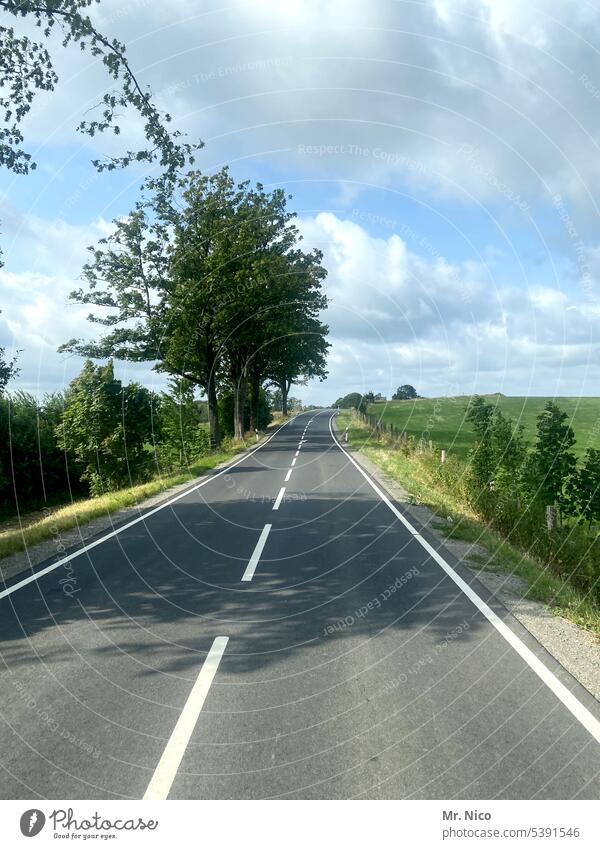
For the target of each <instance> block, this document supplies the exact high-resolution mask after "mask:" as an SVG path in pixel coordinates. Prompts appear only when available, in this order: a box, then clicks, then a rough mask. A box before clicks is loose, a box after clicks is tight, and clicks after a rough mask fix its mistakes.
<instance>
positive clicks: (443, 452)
mask: <svg viewBox="0 0 600 849" xmlns="http://www.w3.org/2000/svg"><path fill="white" fill-rule="evenodd" d="M445 462H446V450H445V449H444V448H442V463H445Z"/></svg>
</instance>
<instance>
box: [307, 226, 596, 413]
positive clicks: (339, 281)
mask: <svg viewBox="0 0 600 849" xmlns="http://www.w3.org/2000/svg"><path fill="white" fill-rule="evenodd" d="M301 228H302V231H303V234H304V236H305V240H306V243H307V245H314V246H316V247H319V248H320V249H321V250H323V252H324V264H325V266H326V268H327V269H328V271H329V274H328V278H327V281H326V289H327V293H328V295H329V296H330V298H331V305H330V308H329V310H328V312H327V315H326V319H327V321H328V323H329V324H330V327H331V337H332V341H333V352H332V356H331V359H330V380H329V382H330V384H331V385H333V386H335V387H340V394H342V390H344V391H350V390H352V389H355V390H362V391H364V390H367V389H369V388H374V389H377V390H378V391H382V392H383V393H384V394H386V393H387V394H388V395H389V390H390V388H391V389H394V388H395V387H396V386H397V385H398V384H400V383H404V382H410V383H413V384H414V385H416V386H418V387H419V391H420V392H421V393H423V394H432V395H434V394H439V393H450V392H451V390H452V389H457V388H459V389H460V391H471V390H473V389H480V390H482V391H483V390H486V391H498V390H503V391H506V392H508V393H510V392H512V393H514V394H518V393H519V392H520V391H526V390H527V391H530V390H531V387H532V386H533V387H537V388H538V391H540V387H542V388H543V391H548V392H552V391H554V392H557V393H558V394H568V393H569V392H571V391H573V392H575V393H577V392H585V391H587V392H588V393H589V392H592V391H595V390H594V388H593V385H592V384H591V383H590V384H589V385H587V386H586V384H585V380H586V376H585V372H586V367H587V366H589V365H590V364H594V363H597V362H598V358H599V356H600V316H599V315H598V314H595V315H594V314H591V313H590V312H589V311H588V310H587V305H586V303H585V302H584V301H582V300H574V299H573V296H572V295H569V294H567V293H566V292H563V291H561V290H559V289H552V288H549V287H545V286H542V285H540V284H539V283H537V282H532V283H531V284H530V286H529V287H528V288H518V287H515V286H511V285H510V284H509V283H507V282H506V281H505V280H503V279H497V280H494V279H493V278H492V279H490V269H489V268H487V267H486V266H484V265H483V264H477V263H473V262H469V263H464V264H452V263H450V262H448V261H447V260H445V259H443V258H434V259H428V258H426V257H423V256H418V255H416V254H414V253H412V252H411V251H410V250H409V249H408V247H407V245H406V243H405V242H404V241H403V240H402V239H401V238H400V236H398V235H397V234H394V235H392V236H391V237H390V238H388V239H379V238H375V237H373V236H370V235H369V234H368V233H367V232H366V231H365V230H364V229H363V228H362V227H361V226H360V225H358V224H357V223H356V222H353V221H347V220H340V219H339V218H337V217H336V216H334V215H332V214H328V213H322V214H320V215H317V216H316V217H315V218H310V219H305V220H303V221H302V222H301ZM324 394H325V390H324V391H323V400H325V397H324Z"/></svg>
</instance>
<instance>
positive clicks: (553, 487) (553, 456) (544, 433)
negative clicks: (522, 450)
mask: <svg viewBox="0 0 600 849" xmlns="http://www.w3.org/2000/svg"><path fill="white" fill-rule="evenodd" d="M567 419H568V416H567V414H566V413H565V412H563V411H562V410H561V409H560V408H559V407H558V406H557V405H556V404H555V403H554V402H553V401H548V403H547V404H546V406H545V407H544V409H543V411H542V412H541V413H540V415H539V416H538V419H537V438H536V442H535V446H534V451H533V454H532V457H531V463H530V476H531V485H532V488H533V496H534V498H535V499H536V500H538V501H539V502H540V503H541V504H542V505H543V506H544V507H546V506H553V505H556V506H557V507H558V508H559V509H560V510H561V512H565V511H566V510H567V509H568V507H569V495H568V491H567V485H568V483H569V479H570V478H571V476H572V475H573V473H574V471H575V466H576V459H575V455H574V454H573V453H572V452H571V451H570V450H569V449H570V448H572V446H573V445H574V444H575V434H574V433H573V429H572V428H571V427H570V426H569V425H568V424H567V423H566V422H567Z"/></svg>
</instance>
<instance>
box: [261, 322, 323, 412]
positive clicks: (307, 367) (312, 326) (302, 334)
mask: <svg viewBox="0 0 600 849" xmlns="http://www.w3.org/2000/svg"><path fill="white" fill-rule="evenodd" d="M306 312H307V308H304V309H302V310H301V309H295V310H294V313H295V318H294V320H293V321H290V322H289V325H288V326H289V327H290V331H289V332H288V333H287V334H286V335H284V336H282V337H280V338H279V339H276V340H274V341H273V343H272V344H271V345H269V346H268V350H267V354H268V360H267V364H266V366H265V373H266V377H267V378H268V379H269V380H270V381H271V382H272V383H273V384H275V385H276V386H277V388H278V389H279V391H280V392H281V411H282V413H283V415H284V416H287V415H288V406H289V405H288V396H289V392H290V389H291V387H292V385H293V384H294V383H306V382H308V380H311V379H314V378H317V379H319V380H324V379H325V377H326V376H327V367H326V366H327V351H328V349H329V343H328V342H327V339H326V334H327V332H328V328H327V326H326V325H324V324H322V323H321V322H320V321H319V320H318V319H317V318H315V317H313V316H310V315H308V316H307V315H306ZM315 312H316V308H315ZM292 328H294V329H293V330H292Z"/></svg>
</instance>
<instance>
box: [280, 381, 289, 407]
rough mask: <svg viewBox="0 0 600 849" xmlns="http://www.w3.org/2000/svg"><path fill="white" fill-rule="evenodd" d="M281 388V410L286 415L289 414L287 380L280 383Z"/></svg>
mask: <svg viewBox="0 0 600 849" xmlns="http://www.w3.org/2000/svg"><path fill="white" fill-rule="evenodd" d="M279 388H280V389H281V412H282V413H283V415H284V416H287V414H288V405H287V399H288V388H287V380H282V381H281V383H280V384H279Z"/></svg>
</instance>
